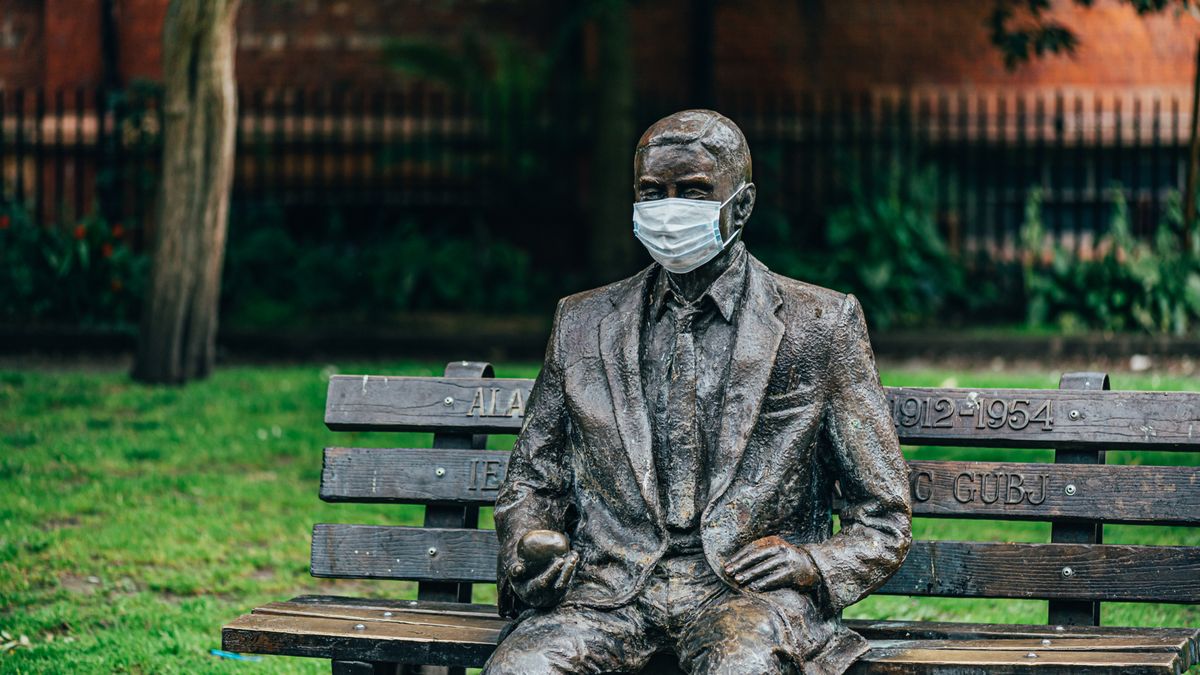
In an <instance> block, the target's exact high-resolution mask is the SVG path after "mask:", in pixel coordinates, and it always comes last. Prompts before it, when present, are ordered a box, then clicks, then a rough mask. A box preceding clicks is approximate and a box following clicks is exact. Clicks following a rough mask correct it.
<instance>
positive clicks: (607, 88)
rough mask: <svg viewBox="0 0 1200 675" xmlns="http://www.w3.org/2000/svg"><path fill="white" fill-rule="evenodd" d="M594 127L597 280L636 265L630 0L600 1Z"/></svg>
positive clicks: (593, 249) (593, 226) (593, 213)
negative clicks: (633, 215)
mask: <svg viewBox="0 0 1200 675" xmlns="http://www.w3.org/2000/svg"><path fill="white" fill-rule="evenodd" d="M599 1H600V4H599V6H598V8H597V14H596V38H597V39H596V43H597V44H596V46H597V69H596V73H595V76H594V77H595V83H594V87H595V92H596V96H595V100H596V128H595V136H594V139H593V141H594V145H593V146H592V165H591V171H590V175H591V180H590V187H591V191H590V194H589V195H588V198H589V209H588V211H589V213H590V214H591V223H589V225H590V227H589V228H588V231H589V233H590V234H591V237H590V241H589V242H588V243H589V249H590V253H591V255H590V256H589V258H590V260H589V261H588V262H589V267H590V268H591V269H590V272H591V275H592V277H593V280H595V281H610V280H612V279H619V278H620V277H622V276H624V275H625V274H626V273H627V272H630V271H632V270H633V269H635V268H636V267H637V261H638V258H637V257H636V256H635V255H634V253H635V247H634V238H633V223H632V220H631V219H632V215H631V214H632V212H633V146H634V144H635V143H637V135H636V132H635V131H634V128H633V37H632V34H631V29H630V26H629V3H628V0H599Z"/></svg>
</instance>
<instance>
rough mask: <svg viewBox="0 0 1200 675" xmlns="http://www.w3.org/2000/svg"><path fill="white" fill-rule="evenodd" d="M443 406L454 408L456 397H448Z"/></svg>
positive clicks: (443, 400) (443, 401)
mask: <svg viewBox="0 0 1200 675" xmlns="http://www.w3.org/2000/svg"><path fill="white" fill-rule="evenodd" d="M442 405H444V406H452V405H454V397H453V396H447V397H446V398H444V399H442Z"/></svg>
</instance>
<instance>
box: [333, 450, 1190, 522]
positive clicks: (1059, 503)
mask: <svg viewBox="0 0 1200 675" xmlns="http://www.w3.org/2000/svg"><path fill="white" fill-rule="evenodd" d="M908 465H909V471H910V476H911V478H910V488H911V493H912V498H913V514H914V515H917V516H930V517H954V518H990V519H1011V520H1051V519H1060V518H1070V519H1096V520H1103V521H1105V522H1110V523H1140V524H1161V525H1178V524H1183V525H1194V524H1198V523H1200V469H1198V468H1197V467H1183V466H1120V465H1102V466H1091V465H1082V464H1050V463H1009V462H943V461H930V460H912V461H910V462H909V463H908ZM439 471H441V473H440V474H439V473H438V472H439ZM507 471H508V453H507V452H504V451H495V450H429V449H419V448H414V449H409V448H326V449H325V464H324V470H323V471H322V473H321V499H324V500H325V501H329V502H381V503H412V504H464V505H476V506H490V505H491V504H492V503H493V502H494V501H495V499H496V491H497V489H498V488H499V487H500V482H501V481H503V480H504V475H505V474H506V473H507ZM1068 485H1071V486H1074V491H1073V492H1072V493H1071V494H1068V493H1067V490H1066V488H1067V486H1068Z"/></svg>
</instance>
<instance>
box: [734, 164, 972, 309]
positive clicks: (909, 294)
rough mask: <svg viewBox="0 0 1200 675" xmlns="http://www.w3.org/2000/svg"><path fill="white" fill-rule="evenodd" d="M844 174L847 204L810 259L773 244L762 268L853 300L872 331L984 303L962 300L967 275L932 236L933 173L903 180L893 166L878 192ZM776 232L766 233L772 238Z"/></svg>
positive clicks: (942, 242) (936, 236)
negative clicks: (767, 266) (847, 296)
mask: <svg viewBox="0 0 1200 675" xmlns="http://www.w3.org/2000/svg"><path fill="white" fill-rule="evenodd" d="M843 173H844V175H846V176H849V177H850V181H849V194H848V199H847V200H846V203H845V205H844V206H841V207H838V208H836V209H834V210H833V211H832V212H831V213H830V214H829V216H828V220H827V224H826V228H825V242H824V243H823V245H821V246H820V247H819V249H818V250H811V251H810V250H804V249H802V248H799V247H789V246H788V245H787V244H786V243H785V242H780V243H773V244H772V245H771V246H767V247H764V249H765V250H763V253H764V255H763V257H764V258H765V259H766V261H767V264H768V265H770V266H771V267H772V268H773V269H776V270H777V271H779V272H781V273H783V274H786V275H788V276H793V277H796V278H798V279H803V280H806V281H812V282H814V283H818V284H820V285H822V286H828V287H830V288H834V289H837V290H839V291H843V292H847V293H854V294H855V295H856V296H858V299H859V301H860V302H862V305H863V310H864V312H865V313H866V315H867V318H868V320H869V321H870V324H871V327H872V328H883V329H887V328H894V327H904V326H916V325H922V324H929V323H931V322H933V321H934V320H935V319H938V318H939V317H941V316H942V315H943V313H944V312H945V311H946V310H947V308H948V306H949V305H951V304H954V305H955V307H956V311H959V309H960V308H966V307H968V306H969V305H970V304H971V303H972V302H976V301H977V300H978V298H981V297H984V298H986V297H988V295H987V294H986V293H982V292H980V293H975V294H972V295H971V296H970V297H968V294H967V292H966V285H967V284H966V278H967V272H966V267H965V265H964V264H963V261H962V260H960V259H959V258H958V257H956V256H954V255H953V254H951V252H950V251H949V249H948V248H947V246H946V243H945V240H944V239H943V238H942V235H941V232H939V230H938V227H937V205H936V199H935V194H936V192H935V190H936V186H937V177H936V174H935V172H934V171H933V170H932V169H928V168H927V169H923V170H920V171H916V172H911V173H906V172H904V171H902V170H901V167H900V166H899V164H896V165H894V166H893V167H892V169H891V170H890V171H889V172H888V174H887V175H886V176H884V177H883V180H882V181H881V185H880V186H879V188H878V189H876V190H870V189H868V188H867V187H866V186H864V185H863V184H862V182H861V181H860V180H858V179H857V177H858V176H859V175H861V174H860V172H858V171H855V170H847V171H844V172H843ZM768 222H769V223H770V222H772V221H771V220H770V219H768ZM782 229H783V228H781V227H778V226H776V227H774V228H772V229H771V232H772V233H773V234H774V235H775V236H776V237H777V238H778V237H779V236H780V232H781V230H782ZM756 250H759V249H756Z"/></svg>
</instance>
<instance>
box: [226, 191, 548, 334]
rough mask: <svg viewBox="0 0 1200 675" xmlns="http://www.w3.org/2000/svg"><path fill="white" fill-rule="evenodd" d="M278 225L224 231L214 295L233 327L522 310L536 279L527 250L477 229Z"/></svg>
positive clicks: (265, 222) (271, 216)
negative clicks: (306, 231)
mask: <svg viewBox="0 0 1200 675" xmlns="http://www.w3.org/2000/svg"><path fill="white" fill-rule="evenodd" d="M280 220H281V219H280V218H279V217H278V214H277V213H272V212H271V211H270V210H269V209H268V211H267V212H265V213H262V214H259V215H258V216H256V217H252V218H247V219H246V222H245V223H238V224H234V225H232V226H231V230H230V237H229V244H228V250H227V252H226V263H225V277H224V281H223V288H222V295H223V308H224V310H225V315H226V316H225V319H226V320H227V321H228V322H229V323H231V324H236V325H241V326H260V325H279V324H280V323H284V324H293V325H297V324H305V323H311V322H314V321H325V320H328V319H329V318H330V317H332V316H338V317H346V318H353V319H361V320H366V319H372V320H374V319H376V318H377V317H378V316H379V315H381V314H386V313H388V312H399V311H409V310H437V309H440V310H469V311H481V312H487V311H495V312H504V311H513V310H526V309H529V308H530V306H531V305H532V304H533V302H532V299H533V298H534V297H535V295H534V294H535V293H536V290H537V288H538V286H539V283H541V282H542V281H543V280H542V279H541V278H540V277H539V275H537V274H536V273H535V272H534V271H533V270H532V269H531V267H532V266H531V264H530V259H529V254H528V253H527V252H526V251H524V250H522V249H519V248H517V247H515V246H513V245H512V244H509V243H507V242H504V241H499V240H495V239H493V238H491V237H490V236H488V235H487V234H486V233H485V232H479V233H477V234H475V235H473V236H461V235H458V236H454V235H449V234H444V233H440V232H433V233H430V232H429V230H428V228H422V227H418V226H417V225H416V224H414V223H412V222H407V223H402V224H401V225H399V226H397V227H395V228H393V229H391V230H390V231H388V232H386V233H383V234H376V235H371V236H365V237H364V236H361V235H360V236H350V235H349V234H348V233H346V232H344V231H343V230H344V229H345V228H344V227H343V226H342V224H341V222H340V221H339V220H338V219H337V218H336V216H335V217H334V218H333V222H331V223H330V225H329V227H328V228H327V231H326V232H322V233H321V236H320V237H318V238H316V239H315V240H313V241H308V240H302V239H300V238H298V237H296V236H295V235H294V234H293V233H291V232H290V231H289V230H288V229H287V228H285V227H284V226H283V225H282V223H281V222H280ZM543 285H544V284H543Z"/></svg>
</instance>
